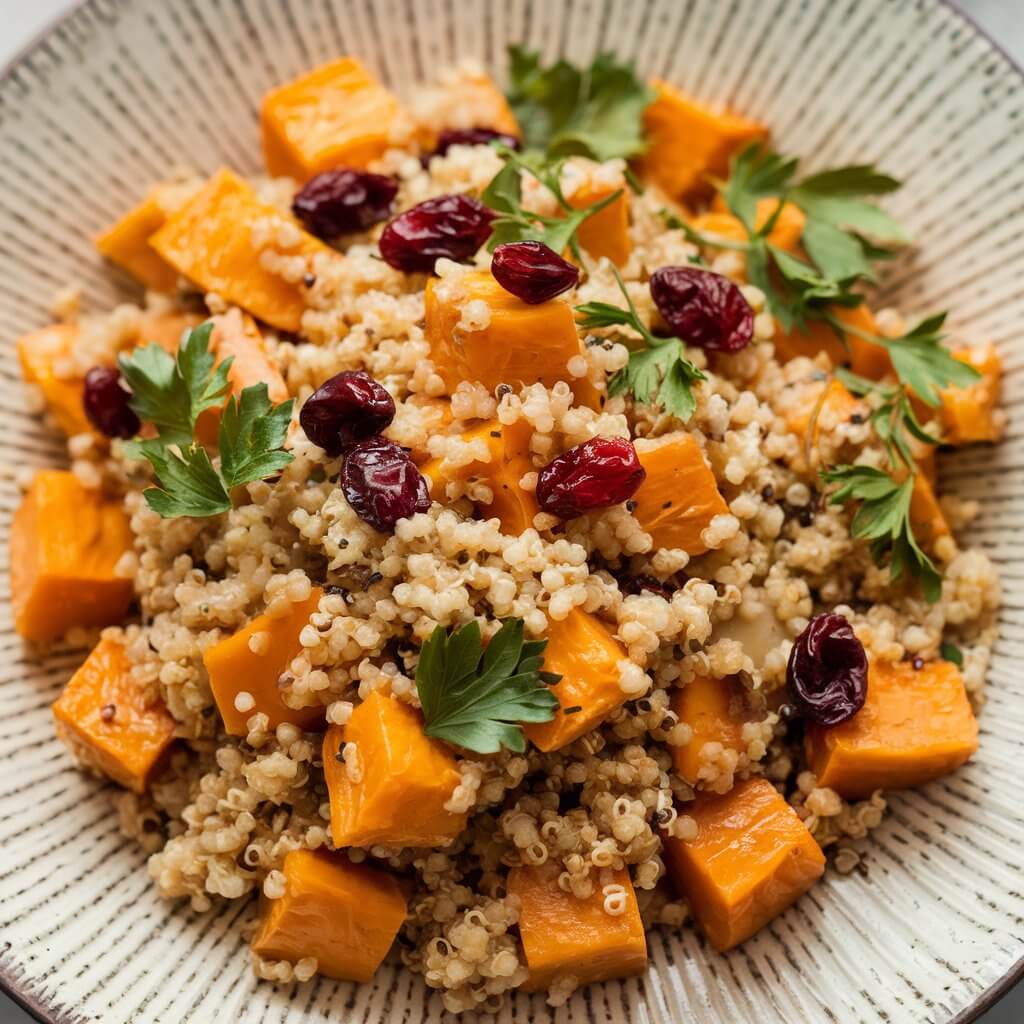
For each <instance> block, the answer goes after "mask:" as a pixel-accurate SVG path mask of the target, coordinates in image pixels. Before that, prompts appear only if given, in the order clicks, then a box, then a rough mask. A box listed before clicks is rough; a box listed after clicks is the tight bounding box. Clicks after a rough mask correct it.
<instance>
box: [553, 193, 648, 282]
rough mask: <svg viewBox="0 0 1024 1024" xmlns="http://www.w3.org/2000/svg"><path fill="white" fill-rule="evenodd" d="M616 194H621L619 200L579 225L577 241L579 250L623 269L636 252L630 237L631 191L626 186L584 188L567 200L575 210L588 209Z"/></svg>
mask: <svg viewBox="0 0 1024 1024" xmlns="http://www.w3.org/2000/svg"><path fill="white" fill-rule="evenodd" d="M615 191H618V192H619V193H620V195H619V198H618V199H616V200H614V201H613V202H611V203H609V204H608V205H607V206H606V207H604V209H601V210H598V211H597V213H595V214H592V215H591V216H590V217H588V218H587V219H586V220H585V221H584V222H583V223H582V224H581V225H580V227H579V230H578V231H577V232H576V238H577V239H578V240H579V243H580V248H581V249H583V251H584V252H587V253H589V254H590V256H591V258H592V259H595V260H599V259H601V258H602V257H606V258H607V259H609V260H611V262H612V263H614V264H615V265H616V266H617V267H621V266H622V265H623V264H624V263H625V262H626V260H628V259H629V254H630V253H631V252H632V251H633V242H632V239H630V237H629V188H628V187H627V186H626V185H625V183H623V185H622V187H621V188H620V189H614V188H605V189H594V188H591V187H590V186H585V187H583V188H579V189H577V190H576V191H575V192H574V193H573V194H572V195H571V196H569V197H568V199H569V205H570V206H571V207H573V209H575V210H585V209H587V208H588V207H590V206H595V205H596V204H597V203H600V202H601V201H602V200H604V199H607V198H608V196H610V195H611V194H612V193H613V192H615Z"/></svg>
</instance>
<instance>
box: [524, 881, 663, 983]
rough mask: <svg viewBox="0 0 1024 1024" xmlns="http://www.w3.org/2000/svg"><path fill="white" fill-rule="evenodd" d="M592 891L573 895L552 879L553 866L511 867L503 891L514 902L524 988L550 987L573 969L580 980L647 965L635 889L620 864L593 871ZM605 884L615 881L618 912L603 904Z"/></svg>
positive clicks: (631, 971)
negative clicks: (517, 905)
mask: <svg viewBox="0 0 1024 1024" xmlns="http://www.w3.org/2000/svg"><path fill="white" fill-rule="evenodd" d="M596 881H597V885H596V886H595V888H594V892H593V894H592V895H591V896H588V897H587V898H586V899H584V900H581V899H577V897H575V896H574V895H573V894H572V893H571V892H564V891H563V890H562V889H561V888H559V885H558V868H557V867H556V866H554V865H552V864H550V863H548V864H544V865H543V866H541V867H518V868H513V869H512V870H511V871H510V872H509V874H508V891H509V894H510V895H512V896H517V897H518V898H519V902H520V911H519V935H520V938H521V939H522V942H523V951H524V952H525V953H526V963H527V966H528V967H529V969H530V974H529V977H528V978H527V980H526V983H525V984H524V985H523V989H524V991H526V992H538V991H542V990H544V989H547V988H548V987H550V985H551V983H552V982H553V981H554V980H555V979H556V978H557V977H559V976H560V975H569V974H571V975H573V976H574V977H575V978H577V979H578V980H579V983H580V984H581V985H589V984H590V983H591V982H595V981H607V980H609V979H610V978H628V977H631V976H633V975H635V974H640V973H642V972H643V970H644V968H645V967H646V966H647V940H646V938H645V937H644V926H643V922H642V921H641V920H640V910H639V908H638V906H637V902H636V893H635V892H634V891H633V883H632V882H631V881H630V878H629V872H628V871H626V870H621V871H612V870H610V869H607V868H606V869H604V870H602V871H600V872H599V873H598V878H597V880H596ZM605 886H616V887H618V889H619V890H620V892H621V895H620V896H619V897H618V901H619V902H622V903H624V904H625V911H624V912H623V913H621V914H609V913H608V912H607V911H606V910H605V899H606V896H605V892H604V889H605Z"/></svg>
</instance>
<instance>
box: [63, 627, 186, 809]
mask: <svg viewBox="0 0 1024 1024" xmlns="http://www.w3.org/2000/svg"><path fill="white" fill-rule="evenodd" d="M131 667H132V666H131V662H130V661H129V660H128V655H127V654H126V653H125V650H124V647H123V646H122V645H121V644H119V643H118V642H117V641H115V640H106V639H104V640H101V641H100V642H99V643H98V644H97V645H96V646H95V647H94V648H93V649H92V652H91V653H90V654H89V657H88V658H86V660H85V662H84V663H83V665H82V667H81V668H79V670H78V671H77V672H76V673H75V674H74V675H73V676H72V677H71V679H70V681H69V682H68V684H67V686H65V687H64V690H63V692H62V693H61V695H60V697H58V698H57V701H56V702H55V703H54V705H53V717H54V718H55V719H56V723H57V735H58V736H59V737H60V738H61V739H62V740H63V741H64V742H65V743H66V744H67V745H68V746H69V747H70V748H71V750H72V752H73V753H75V754H76V756H77V757H78V758H79V760H81V761H82V763H84V764H85V765H87V766H88V767H90V768H96V769H98V770H99V771H101V772H102V773H103V774H104V775H106V776H108V777H109V778H111V779H113V780H114V781H115V782H117V783H119V784H120V785H122V786H127V787H128V788H129V789H133V790H135V792H136V793H142V792H143V791H144V790H145V788H146V783H147V781H148V780H149V779H150V777H151V776H152V774H153V771H154V769H155V768H156V766H157V764H158V763H159V761H160V759H161V757H162V756H163V753H164V751H165V750H166V749H167V748H168V747H169V746H170V744H171V741H172V740H173V739H174V727H175V723H174V719H173V718H172V717H171V715H170V712H168V710H167V708H166V707H164V705H163V702H161V701H159V700H158V701H157V702H156V703H151V702H150V701H148V700H147V699H146V694H145V689H144V687H143V686H142V685H140V683H139V682H138V681H137V680H136V679H135V678H134V677H133V676H132V673H131Z"/></svg>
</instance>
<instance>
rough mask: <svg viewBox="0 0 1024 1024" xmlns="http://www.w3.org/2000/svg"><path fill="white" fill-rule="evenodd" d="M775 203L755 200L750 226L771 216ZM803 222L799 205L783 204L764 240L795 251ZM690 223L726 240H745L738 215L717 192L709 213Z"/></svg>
mask: <svg viewBox="0 0 1024 1024" xmlns="http://www.w3.org/2000/svg"><path fill="white" fill-rule="evenodd" d="M778 205H779V201H778V199H773V198H772V197H770V196H767V197H765V198H763V199H758V201H757V210H756V212H755V214H754V227H755V228H756V229H757V230H758V231H760V229H761V228H763V227H764V226H765V224H767V223H768V220H769V218H771V217H773V216H774V215H775V209H776V207H777V206H778ZM806 222H807V218H806V217H805V216H804V212H803V210H801V209H800V207H799V206H797V205H796V204H795V203H783V204H782V209H781V210H780V211H779V215H778V217H776V219H775V223H774V224H773V225H772V229H771V231H769V232H768V241H769V242H771V244H772V245H774V246H775V247H776V248H778V249H782V250H784V251H785V252H796V251H797V250H798V249H799V248H800V238H801V236H802V235H803V232H804V224H805V223H806ZM690 226H691V227H692V228H693V230H694V231H698V232H700V233H701V234H710V235H720V236H721V237H722V238H724V239H726V241H730V242H745V241H746V240H747V229H746V228H745V227H744V226H743V224H742V223H741V222H740V220H739V218H738V217H734V216H733V215H732V214H731V213H730V212H729V208H728V207H727V206H726V205H725V200H724V199H723V198H722V196H721V194H717V195H716V196H715V198H714V200H713V202H712V203H711V212H709V213H703V214H700V215H699V216H697V217H694V218H693V219H692V220H691V221H690Z"/></svg>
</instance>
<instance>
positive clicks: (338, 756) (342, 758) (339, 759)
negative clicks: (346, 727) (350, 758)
mask: <svg viewBox="0 0 1024 1024" xmlns="http://www.w3.org/2000/svg"><path fill="white" fill-rule="evenodd" d="M334 760H335V761H337V762H338V764H344V763H345V754H344V752H343V751H341V750H339V751H338V752H337V753H336V754H335V755H334Z"/></svg>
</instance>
